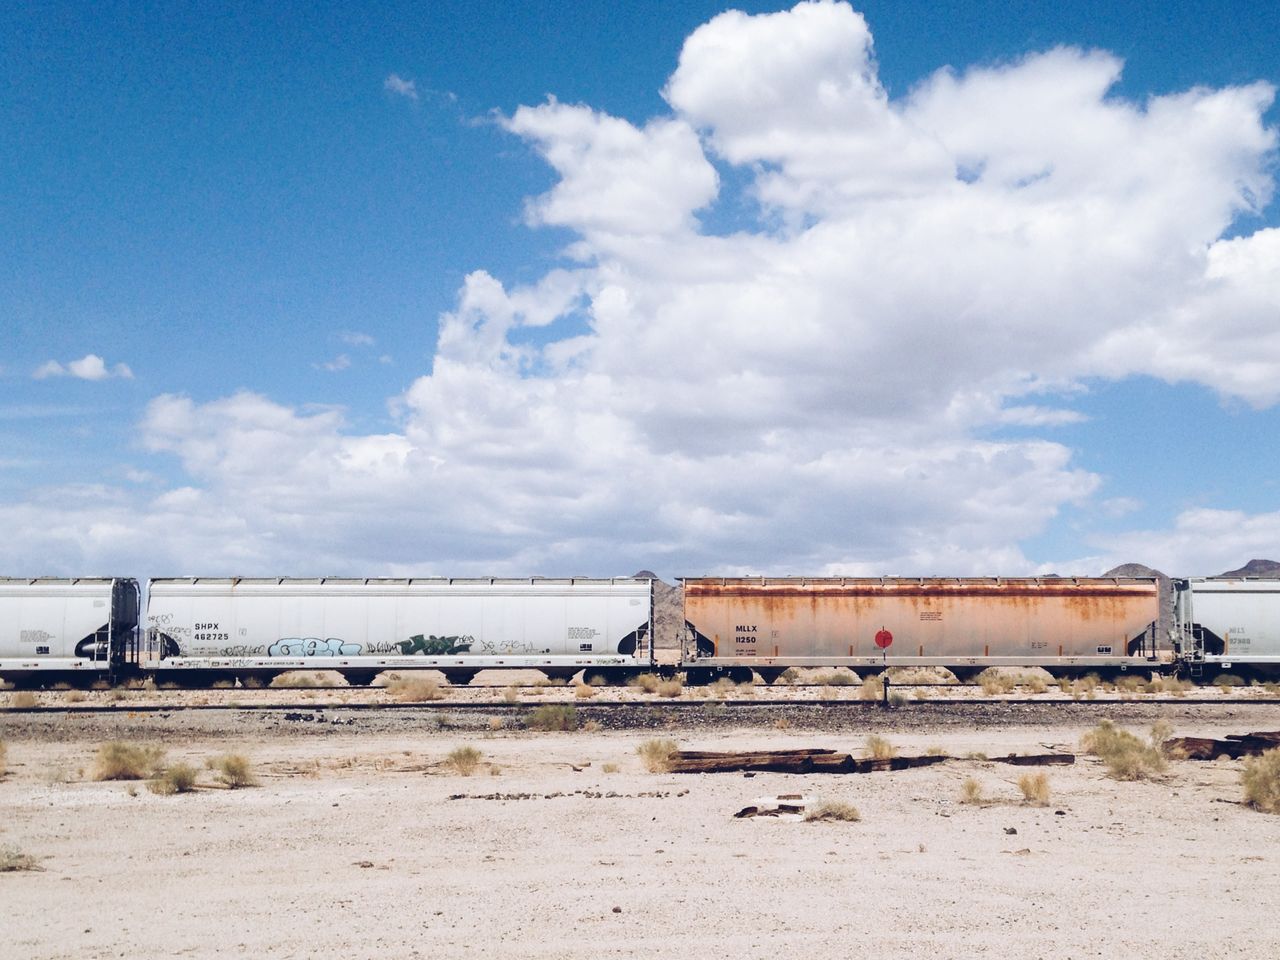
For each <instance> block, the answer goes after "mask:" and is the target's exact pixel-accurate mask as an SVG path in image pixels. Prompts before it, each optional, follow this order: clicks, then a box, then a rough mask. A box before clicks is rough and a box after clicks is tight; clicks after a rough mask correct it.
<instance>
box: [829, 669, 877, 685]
mask: <svg viewBox="0 0 1280 960" xmlns="http://www.w3.org/2000/svg"><path fill="white" fill-rule="evenodd" d="M867 679H868V680H876V681H877V682H878V681H879V680H880V678H879V677H868V678H867ZM856 680H857V677H855V676H854V675H853V674H852V673H849V671H847V670H837V671H836V672H835V673H820V674H818V675H817V676H816V677H814V678H813V682H814V683H821V684H823V685H824V686H828V687H852V686H853V684H854V681H856ZM863 685H864V686H865V685H866V681H865V680H864V681H863Z"/></svg>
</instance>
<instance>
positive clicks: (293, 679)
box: [271, 670, 320, 690]
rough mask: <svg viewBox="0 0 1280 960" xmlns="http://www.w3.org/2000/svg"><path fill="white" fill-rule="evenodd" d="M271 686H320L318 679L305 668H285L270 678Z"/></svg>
mask: <svg viewBox="0 0 1280 960" xmlns="http://www.w3.org/2000/svg"><path fill="white" fill-rule="evenodd" d="M271 686H273V687H275V688H277V689H279V688H280V687H286V688H288V689H290V690H303V689H307V688H310V687H318V686H320V679H319V677H317V676H316V675H315V674H314V673H307V672H306V671H305V670H287V671H285V672H284V673H282V674H280V675H279V676H278V677H276V678H275V679H274V680H272V681H271Z"/></svg>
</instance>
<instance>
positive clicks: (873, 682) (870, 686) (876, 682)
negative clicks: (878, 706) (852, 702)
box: [858, 676, 884, 700]
mask: <svg viewBox="0 0 1280 960" xmlns="http://www.w3.org/2000/svg"><path fill="white" fill-rule="evenodd" d="M883 697H884V681H883V680H881V679H880V678H879V677H877V676H870V677H866V678H864V679H863V681H862V687H861V688H860V689H859V690H858V699H859V700H880V699H883Z"/></svg>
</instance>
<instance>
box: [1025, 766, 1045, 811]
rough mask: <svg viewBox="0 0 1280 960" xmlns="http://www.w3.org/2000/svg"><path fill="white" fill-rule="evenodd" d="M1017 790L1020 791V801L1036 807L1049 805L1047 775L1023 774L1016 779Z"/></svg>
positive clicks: (1041, 773) (1042, 773)
mask: <svg viewBox="0 0 1280 960" xmlns="http://www.w3.org/2000/svg"><path fill="white" fill-rule="evenodd" d="M1018 789H1019V790H1021V791H1022V799H1023V800H1025V801H1026V802H1027V803H1031V804H1035V806H1037V807H1047V806H1048V805H1049V775H1048V774H1047V773H1044V772H1043V771H1041V772H1040V773H1024V774H1023V775H1022V776H1020V777H1019V778H1018Z"/></svg>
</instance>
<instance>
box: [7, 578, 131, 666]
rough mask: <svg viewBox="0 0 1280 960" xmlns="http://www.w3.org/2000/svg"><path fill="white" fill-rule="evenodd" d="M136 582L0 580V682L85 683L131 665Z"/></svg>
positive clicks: (97, 579) (113, 579) (45, 579)
mask: <svg viewBox="0 0 1280 960" xmlns="http://www.w3.org/2000/svg"><path fill="white" fill-rule="evenodd" d="M137 636H138V582H137V581H136V580H131V579H128V578H119V579H116V578H111V577H77V578H68V579H60V578H54V577H38V578H34V579H26V578H23V579H19V578H14V577H0V678H3V679H6V680H9V681H11V682H14V683H18V684H19V685H22V684H27V683H37V684H53V683H62V682H67V683H74V682H79V683H82V684H88V683H92V682H93V681H94V680H105V679H108V678H113V677H115V676H117V675H118V674H120V673H121V672H122V671H124V670H125V669H127V667H128V665H129V662H130V661H131V660H133V659H135V658H136V657H135V655H136V651H137Z"/></svg>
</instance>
